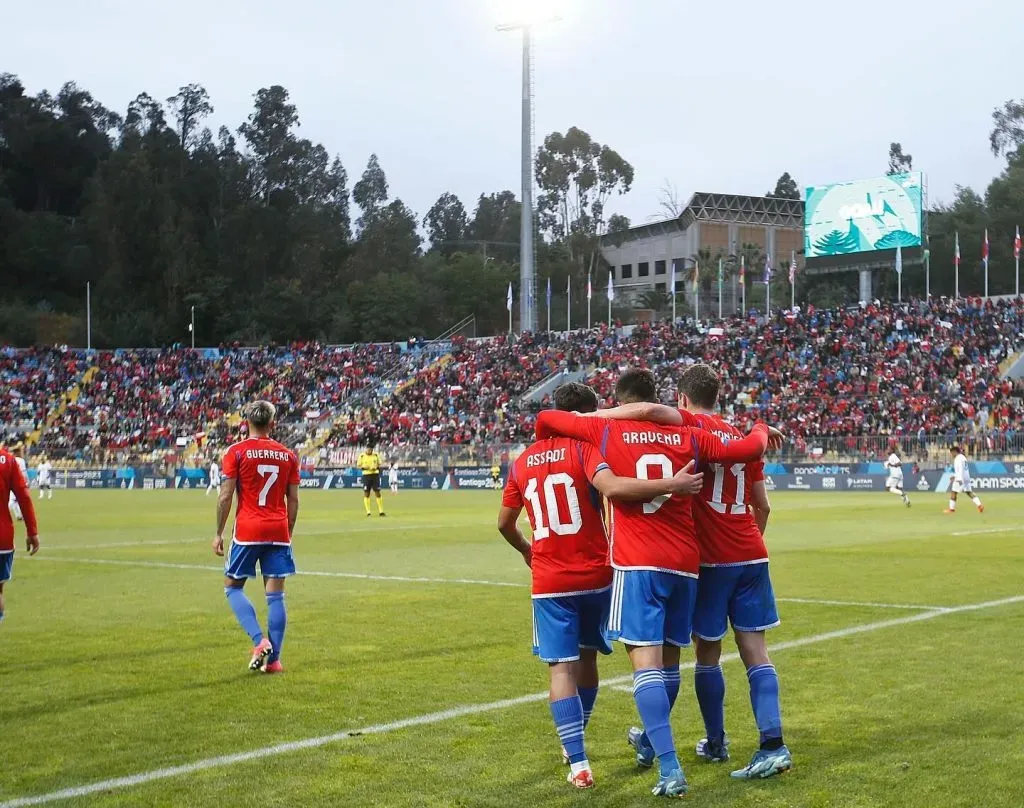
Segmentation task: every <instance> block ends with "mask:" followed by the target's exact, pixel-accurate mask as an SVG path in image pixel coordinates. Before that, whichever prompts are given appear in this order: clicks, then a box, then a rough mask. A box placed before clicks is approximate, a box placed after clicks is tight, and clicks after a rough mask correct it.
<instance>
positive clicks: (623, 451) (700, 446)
mask: <svg viewBox="0 0 1024 808" xmlns="http://www.w3.org/2000/svg"><path fill="white" fill-rule="evenodd" d="M551 434H561V435H567V436H569V437H573V438H577V439H579V440H585V441H588V442H589V443H592V444H594V445H596V446H598V447H599V448H600V451H601V454H602V455H604V457H606V458H607V459H608V464H609V466H610V467H611V470H612V471H613V472H614V473H615V474H617V475H618V476H620V477H636V478H638V479H641V480H649V479H662V478H665V477H671V476H673V475H674V474H676V473H677V472H678V471H680V470H682V469H683V468H684V467H685V466H686V464H687V463H689V462H690V461H691V460H695V461H697V462H698V463H707V462H710V463H715V462H719V463H743V462H748V461H751V460H754V459H756V458H759V457H760V456H761V455H762V454H763V453H764V450H765V448H766V447H767V445H768V430H767V428H766V427H765V426H764V425H763V424H758V425H757V426H756V427H755V428H754V432H752V433H751V434H750V435H749V436H748V437H746V438H744V439H743V440H740V441H735V442H731V443H729V444H728V445H727V444H725V443H722V441H721V440H719V439H718V438H717V437H716V436H714V435H712V434H711V433H709V432H704V431H702V430H699V429H694V428H692V427H686V426H682V427H679V426H659V425H657V424H651V423H647V422H641V421H609V420H606V419H603V418H593V417H591V418H583V417H580V416H578V415H574V414H573V413H566V412H554V411H551V410H548V411H546V412H542V413H541V414H540V415H539V416H538V418H537V436H538V437H541V438H542V437H546V436H548V435H551ZM691 500H692V498H691V497H685V496H660V497H655V498H654V499H653V500H651V501H650V502H613V503H612V519H611V531H610V532H611V547H612V552H611V557H612V566H613V567H614V568H615V569H619V570H636V569H640V570H655V571H659V572H670V573H673V574H675V575H685V576H688V577H692V578H695V577H696V576H697V573H698V572H699V570H700V551H699V548H698V545H697V536H696V533H697V531H696V528H695V526H694V521H693V510H692V503H691Z"/></svg>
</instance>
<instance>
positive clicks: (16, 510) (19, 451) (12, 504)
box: [7, 444, 28, 522]
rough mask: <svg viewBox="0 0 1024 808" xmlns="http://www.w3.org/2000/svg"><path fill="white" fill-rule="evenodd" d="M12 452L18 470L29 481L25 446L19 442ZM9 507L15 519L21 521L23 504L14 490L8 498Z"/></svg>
mask: <svg viewBox="0 0 1024 808" xmlns="http://www.w3.org/2000/svg"><path fill="white" fill-rule="evenodd" d="M11 454H12V455H14V460H15V462H16V463H17V464H18V471H20V472H21V476H22V477H23V478H24V479H25V481H26V482H27V481H28V470H27V469H26V468H25V450H24V448H22V446H21V444H19V445H17V446H15V447H14V448H13V449H11ZM7 507H8V508H10V511H11V513H12V514H14V518H15V519H17V520H18V521H19V522H20V521H22V519H23V517H22V515H21V505H20V504H18V500H17V499H16V498H15V496H14V492H13V491H12V492H11V495H10V498H9V499H8V500H7Z"/></svg>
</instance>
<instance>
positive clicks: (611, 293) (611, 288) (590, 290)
mask: <svg viewBox="0 0 1024 808" xmlns="http://www.w3.org/2000/svg"><path fill="white" fill-rule="evenodd" d="M675 274H676V270H675V267H673V268H672V279H673V283H674V281H675ZM565 292H566V294H571V293H572V278H566V279H565ZM593 296H594V287H593V284H592V283H591V279H590V276H589V275H588V276H587V300H590V299H592V298H593ZM613 300H615V284H614V282H613V281H612V273H611V272H609V273H608V301H609V302H611V301H613ZM547 304H548V308H549V309H550V308H551V278H548V289H547ZM505 308H506V309H508V310H509V311H512V283H511V282H509V285H508V293H507V294H506V295H505Z"/></svg>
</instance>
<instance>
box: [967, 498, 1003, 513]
mask: <svg viewBox="0 0 1024 808" xmlns="http://www.w3.org/2000/svg"><path fill="white" fill-rule="evenodd" d="M971 502H973V503H974V504H975V505H977V506H978V507H979V508H980V507H981V500H980V499H978V498H977V497H971ZM996 510H999V509H998V508H997V509H996Z"/></svg>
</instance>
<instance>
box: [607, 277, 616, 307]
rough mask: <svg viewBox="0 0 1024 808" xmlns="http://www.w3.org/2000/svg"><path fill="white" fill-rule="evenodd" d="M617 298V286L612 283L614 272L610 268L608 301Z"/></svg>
mask: <svg viewBox="0 0 1024 808" xmlns="http://www.w3.org/2000/svg"><path fill="white" fill-rule="evenodd" d="M613 300H615V287H614V286H613V285H612V273H611V270H608V302H609V303H610V302H611V301H613Z"/></svg>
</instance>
